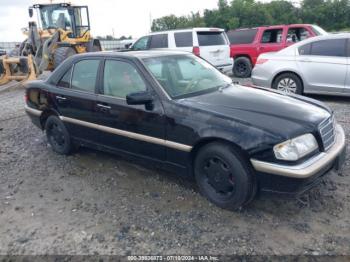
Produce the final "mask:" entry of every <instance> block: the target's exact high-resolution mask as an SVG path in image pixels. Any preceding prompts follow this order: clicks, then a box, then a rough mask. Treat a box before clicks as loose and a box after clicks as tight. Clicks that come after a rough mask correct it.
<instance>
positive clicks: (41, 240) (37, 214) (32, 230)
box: [0, 90, 350, 255]
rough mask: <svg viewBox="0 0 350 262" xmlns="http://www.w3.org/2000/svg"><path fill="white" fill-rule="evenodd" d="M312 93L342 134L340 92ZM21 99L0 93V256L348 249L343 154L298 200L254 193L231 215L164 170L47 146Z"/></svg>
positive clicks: (345, 110) (347, 111) (348, 183)
mask: <svg viewBox="0 0 350 262" xmlns="http://www.w3.org/2000/svg"><path fill="white" fill-rule="evenodd" d="M317 99H321V100H323V101H324V102H326V103H327V104H329V105H330V106H331V107H332V108H333V109H334V110H335V113H336V115H337V118H338V122H340V123H341V124H342V125H343V127H344V128H345V130H346V134H347V140H348V141H349V131H350V118H349V115H350V106H349V104H350V99H346V98H334V97H317ZM23 104H24V101H23V90H15V91H11V92H5V93H2V94H0V236H1V238H0V254H105V255H108V254H122V255H127V254H152V255H155V254H163V255H164V254H211V255H218V254H221V255H232V254H241V255H242V254H244V255H245V254H264V255H274V254H278V255H286V254H313V255H318V254H343V255H344V254H348V255H350V228H349V225H350V176H349V173H350V160H349V157H347V161H346V166H345V169H344V171H343V173H342V174H340V175H338V174H335V173H334V174H332V175H331V176H328V177H327V178H326V179H325V180H324V182H323V183H321V184H320V185H319V186H318V187H317V188H315V189H313V190H312V191H310V192H309V193H308V194H307V195H305V196H304V197H302V198H301V199H299V200H286V199H284V200H283V199H280V198H277V197H266V196H261V197H260V198H259V199H257V200H256V201H255V202H254V203H252V204H251V205H250V206H249V207H248V208H246V209H244V210H242V211H241V212H235V213H234V212H229V211H225V210H221V209H219V208H217V207H215V206H213V205H212V204H210V203H209V202H208V201H206V200H205V199H204V198H203V197H201V196H200V195H199V193H198V191H197V189H196V187H195V185H194V183H193V182H191V181H187V180H184V179H180V178H178V177H177V176H176V175H174V174H167V173H165V172H163V171H159V170H152V169H146V168H144V167H141V166H139V165H136V164H132V163H130V162H127V161H124V160H122V159H120V158H118V157H116V156H113V155H110V154H106V153H101V152H97V151H93V150H90V149H81V150H79V151H78V152H77V153H75V154H74V155H71V156H68V157H64V156H59V155H57V154H55V153H53V152H52V151H51V149H50V148H49V147H48V145H47V141H46V137H45V136H44V134H43V133H42V132H40V130H38V129H37V128H36V127H34V126H33V125H32V124H31V122H30V120H29V118H28V117H27V116H26V115H25V113H24V110H23ZM349 149H350V148H349V146H348V151H349V152H350V150H349Z"/></svg>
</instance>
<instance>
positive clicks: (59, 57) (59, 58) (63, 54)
mask: <svg viewBox="0 0 350 262" xmlns="http://www.w3.org/2000/svg"><path fill="white" fill-rule="evenodd" d="M76 53H77V52H76V51H75V49H74V48H72V47H67V46H63V47H59V48H57V49H56V50H55V53H54V55H53V58H54V61H53V65H54V69H56V68H57V67H58V66H59V65H60V64H61V63H62V62H63V61H64V60H66V59H67V58H68V57H70V56H72V55H75V54H76Z"/></svg>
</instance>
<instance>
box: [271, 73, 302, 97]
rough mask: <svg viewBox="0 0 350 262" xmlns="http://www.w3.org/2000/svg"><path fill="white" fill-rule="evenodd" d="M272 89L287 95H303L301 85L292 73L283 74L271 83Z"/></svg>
mask: <svg viewBox="0 0 350 262" xmlns="http://www.w3.org/2000/svg"><path fill="white" fill-rule="evenodd" d="M272 88H274V89H276V90H279V91H282V92H285V93H287V94H299V95H301V94H302V93H303V84H302V82H301V80H300V78H299V77H298V76H296V75H295V74H292V73H283V74H281V75H279V76H278V77H277V78H276V79H275V81H273V84H272Z"/></svg>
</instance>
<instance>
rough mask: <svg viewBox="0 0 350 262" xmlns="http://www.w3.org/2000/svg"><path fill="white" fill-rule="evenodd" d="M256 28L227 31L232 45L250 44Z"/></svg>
mask: <svg viewBox="0 0 350 262" xmlns="http://www.w3.org/2000/svg"><path fill="white" fill-rule="evenodd" d="M257 32H258V29H247V30H235V31H229V32H227V36H228V39H229V40H230V43H231V44H232V45H239V44H250V43H252V42H253V41H254V39H255V35H256V33H257Z"/></svg>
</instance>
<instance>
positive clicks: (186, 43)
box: [131, 28, 233, 73]
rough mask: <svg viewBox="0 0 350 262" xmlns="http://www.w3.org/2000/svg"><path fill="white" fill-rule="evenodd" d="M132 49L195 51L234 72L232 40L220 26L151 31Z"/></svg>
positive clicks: (224, 70) (212, 62)
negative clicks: (231, 54) (230, 40)
mask: <svg viewBox="0 0 350 262" xmlns="http://www.w3.org/2000/svg"><path fill="white" fill-rule="evenodd" d="M131 49H132V50H135V51H137V50H149V49H171V50H181V51H187V52H193V53H194V54H195V55H198V56H200V57H202V58H204V59H205V60H207V61H208V62H209V63H211V64H212V65H214V66H215V67H217V68H218V69H219V70H220V71H221V72H223V73H231V72H232V67H233V59H232V58H231V57H230V42H229V40H228V37H227V35H226V33H225V31H224V30H223V29H220V28H191V29H180V30H172V31H163V32H156V33H151V34H149V35H146V36H143V37H141V38H139V39H138V40H137V41H136V42H135V43H134V44H133V45H132V47H131Z"/></svg>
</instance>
